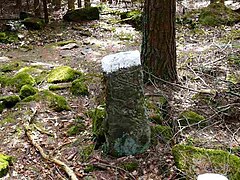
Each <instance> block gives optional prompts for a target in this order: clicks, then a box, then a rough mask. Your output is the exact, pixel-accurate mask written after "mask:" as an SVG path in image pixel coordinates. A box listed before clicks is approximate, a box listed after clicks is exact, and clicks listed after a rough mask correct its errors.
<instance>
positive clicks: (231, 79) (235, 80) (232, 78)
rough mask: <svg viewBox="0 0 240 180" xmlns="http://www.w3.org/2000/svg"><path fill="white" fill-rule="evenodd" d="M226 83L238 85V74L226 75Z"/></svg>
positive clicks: (239, 75)
mask: <svg viewBox="0 0 240 180" xmlns="http://www.w3.org/2000/svg"><path fill="white" fill-rule="evenodd" d="M226 80H227V81H229V82H231V83H233V84H238V83H240V72H232V73H229V74H228V75H227V78H226Z"/></svg>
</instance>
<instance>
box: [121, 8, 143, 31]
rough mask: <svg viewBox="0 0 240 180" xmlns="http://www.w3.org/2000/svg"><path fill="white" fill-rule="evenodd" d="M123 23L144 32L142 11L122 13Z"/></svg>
mask: <svg viewBox="0 0 240 180" xmlns="http://www.w3.org/2000/svg"><path fill="white" fill-rule="evenodd" d="M120 17H121V19H122V22H125V23H128V24H131V25H132V26H133V27H134V28H136V29H137V30H142V27H143V21H142V12H141V11H140V10H132V11H127V12H122V13H121V14H120Z"/></svg>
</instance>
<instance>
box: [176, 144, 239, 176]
mask: <svg viewBox="0 0 240 180" xmlns="http://www.w3.org/2000/svg"><path fill="white" fill-rule="evenodd" d="M172 152H173V156H174V160H175V163H176V166H177V168H179V169H180V170H181V171H183V172H184V173H185V174H186V176H187V177H189V179H196V176H197V175H198V174H199V173H202V172H214V173H219V174H227V176H228V177H229V179H231V180H238V179H240V158H239V157H238V156H236V155H232V154H230V153H229V152H226V151H223V150H214V149H204V148H198V147H193V146H186V145H181V144H178V145H175V146H174V147H173V149H172Z"/></svg>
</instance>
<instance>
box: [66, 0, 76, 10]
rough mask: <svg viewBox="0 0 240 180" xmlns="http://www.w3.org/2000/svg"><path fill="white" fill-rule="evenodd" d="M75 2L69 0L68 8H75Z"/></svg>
mask: <svg viewBox="0 0 240 180" xmlns="http://www.w3.org/2000/svg"><path fill="white" fill-rule="evenodd" d="M74 2H75V0H68V10H74V9H75V7H74Z"/></svg>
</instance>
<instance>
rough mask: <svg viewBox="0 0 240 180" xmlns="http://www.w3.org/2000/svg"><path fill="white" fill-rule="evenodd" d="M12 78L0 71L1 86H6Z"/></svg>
mask: <svg viewBox="0 0 240 180" xmlns="http://www.w3.org/2000/svg"><path fill="white" fill-rule="evenodd" d="M9 80H10V78H9V77H7V76H6V75H4V73H1V72H0V87H4V86H6V85H7V83H8V82H9Z"/></svg>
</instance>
